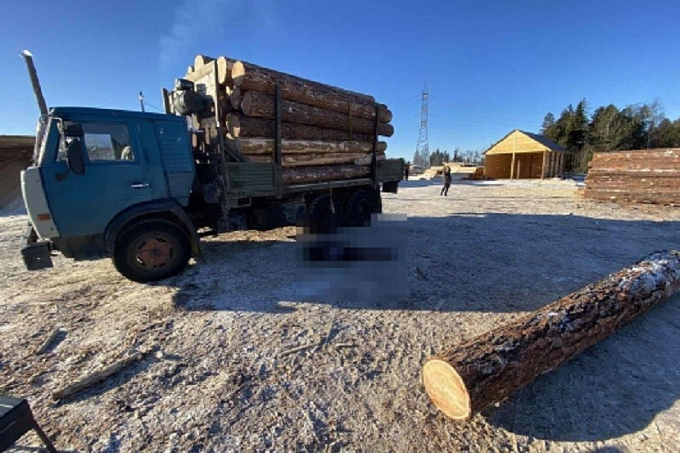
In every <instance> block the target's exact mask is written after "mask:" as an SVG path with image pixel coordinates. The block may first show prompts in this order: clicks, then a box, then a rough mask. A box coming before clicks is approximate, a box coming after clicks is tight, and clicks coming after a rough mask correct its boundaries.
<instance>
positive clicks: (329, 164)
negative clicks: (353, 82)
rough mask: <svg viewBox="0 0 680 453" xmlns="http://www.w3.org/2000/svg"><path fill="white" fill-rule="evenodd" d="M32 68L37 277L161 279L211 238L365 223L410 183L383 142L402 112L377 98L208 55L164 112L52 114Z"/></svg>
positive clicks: (167, 100)
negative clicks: (107, 268) (65, 261)
mask: <svg viewBox="0 0 680 453" xmlns="http://www.w3.org/2000/svg"><path fill="white" fill-rule="evenodd" d="M24 58H25V60H26V63H27V66H28V70H29V75H30V77H31V82H32V83H33V88H34V91H35V93H36V97H37V98H38V104H39V106H40V110H41V117H40V120H39V121H38V131H37V136H36V147H35V152H34V158H33V163H32V166H30V167H29V168H27V169H26V170H24V171H23V172H22V174H21V186H22V193H23V198H24V203H25V205H26V210H27V211H28V216H29V219H30V227H29V229H28V231H27V233H26V235H25V238H24V244H23V246H22V255H23V258H24V262H25V263H26V266H27V268H28V269H41V268H44V267H51V266H52V261H51V255H50V253H51V251H55V250H56V251H59V252H61V253H62V254H63V255H64V256H66V257H69V258H74V259H76V260H82V259H97V258H103V257H111V258H112V259H113V263H114V265H115V267H116V269H117V270H118V271H119V272H120V273H121V274H123V275H124V276H125V277H127V278H129V279H131V280H135V281H139V282H146V281H153V280H159V279H163V278H167V277H170V276H172V275H175V274H177V273H179V272H181V271H182V270H183V269H184V268H185V267H186V265H187V263H188V261H189V258H190V257H191V256H194V257H198V256H200V245H199V236H200V235H203V234H215V233H218V232H226V231H232V230H237V229H260V230H265V229H272V228H277V227H280V226H285V225H294V224H295V223H296V221H297V219H298V218H299V216H300V215H301V214H308V215H309V216H312V218H320V219H321V218H324V217H327V216H331V215H332V216H334V217H335V218H340V219H341V222H340V224H341V225H342V224H346V225H357V224H361V223H362V222H364V221H365V220H366V219H370V215H371V214H372V213H379V212H381V211H382V202H381V197H380V191H381V190H382V191H383V192H393V193H396V191H397V188H398V183H399V181H400V180H401V179H402V174H403V165H404V162H403V159H387V158H385V149H386V144H385V143H384V142H380V141H379V140H378V136H379V135H385V136H390V135H392V133H393V130H394V129H393V127H392V126H391V125H390V124H389V122H390V121H391V119H392V113H391V112H390V111H389V109H387V107H386V106H384V105H381V104H378V103H376V102H375V99H373V97H371V96H368V95H364V94H360V93H355V92H351V91H347V90H343V89H340V88H336V87H332V86H329V85H324V84H321V83H318V82H313V81H311V80H306V79H302V78H299V77H296V76H293V75H290V74H284V73H280V72H277V71H273V70H270V69H266V68H262V67H259V66H255V65H251V64H248V63H243V62H239V61H235V60H231V59H228V58H225V57H220V58H218V59H212V58H209V57H204V56H200V55H199V56H198V57H196V59H195V61H194V65H193V66H191V67H190V68H189V71H187V74H186V75H185V76H184V77H182V78H180V79H177V80H176V82H175V86H174V89H173V90H165V89H164V90H162V94H163V104H164V110H165V114H155V113H144V112H129V111H119V110H106V109H93V108H82V107H55V108H52V109H50V110H49V111H48V109H47V107H46V104H45V101H44V99H43V96H42V92H41V90H40V84H39V82H38V78H37V75H36V72H35V68H34V66H33V61H32V57H31V55H30V53H28V52H24Z"/></svg>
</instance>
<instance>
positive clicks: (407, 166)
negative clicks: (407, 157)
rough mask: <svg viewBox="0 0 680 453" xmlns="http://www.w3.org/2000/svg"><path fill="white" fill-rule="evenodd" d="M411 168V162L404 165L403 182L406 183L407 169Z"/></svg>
mask: <svg viewBox="0 0 680 453" xmlns="http://www.w3.org/2000/svg"><path fill="white" fill-rule="evenodd" d="M410 166H411V162H406V164H405V165H404V180H406V181H408V171H409V167H410Z"/></svg>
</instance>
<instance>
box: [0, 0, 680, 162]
mask: <svg viewBox="0 0 680 453" xmlns="http://www.w3.org/2000/svg"><path fill="white" fill-rule="evenodd" d="M678 17H680V2H677V1H670V0H666V1H663V0H660V1H655V2H649V1H626V0H621V1H610V0H582V1H578V0H574V1H561V2H553V1H544V0H542V1H538V0H536V1H534V0H517V1H509V0H508V1H506V0H497V1H489V0H487V1H485V0H479V1H470V0H466V1H444V0H439V1H425V0H421V1H418V2H416V1H391V2H387V1H377V0H376V1H365V0H364V1H358V0H343V1H335V2H327V1H320V0H317V1H312V0H308V1H302V0H286V1H283V0H281V1H276V0H204V1H202V0H175V1H172V0H163V1H161V0H148V1H144V0H139V1H132V0H118V1H113V2H107V1H82V0H81V1H77V0H72V1H70V2H68V3H66V4H63V3H62V2H57V1H53V0H45V1H36V0H23V1H17V0H5V1H4V2H3V14H2V16H0V65H1V67H2V68H3V77H4V83H3V85H4V90H3V96H2V98H3V99H2V102H0V134H32V133H33V130H34V124H35V119H36V117H37V115H38V110H37V107H36V104H35V100H34V98H33V94H32V91H31V88H30V84H29V81H28V77H27V75H26V69H25V67H24V65H23V62H22V60H21V59H20V58H19V56H18V54H19V52H20V51H21V50H22V49H29V50H31V51H32V52H33V54H34V56H35V62H36V66H37V69H38V73H39V76H40V79H41V82H42V85H43V91H44V93H45V97H46V99H47V104H48V106H57V105H82V106H91V107H107V108H121V109H132V110H137V109H138V108H139V102H138V100H137V93H138V92H139V91H140V90H141V91H143V92H144V94H145V95H146V100H147V101H148V102H149V103H150V104H153V105H155V106H157V107H160V105H161V101H160V95H159V92H160V88H161V87H170V86H171V85H172V82H173V79H174V78H175V77H178V76H181V75H183V74H184V72H185V70H186V67H187V66H188V65H189V64H191V63H192V61H193V57H194V55H195V54H197V53H203V54H206V55H211V56H218V55H226V56H229V57H233V58H237V59H243V60H246V61H250V62H253V63H256V64H258V65H261V66H267V67H271V68H274V69H277V70H280V71H284V72H290V73H293V74H296V75H300V76H303V77H307V78H311V79H314V80H319V81H322V82H325V83H329V84H332V85H337V86H340V87H343V88H347V89H351V90H353V91H359V92H364V93H368V94H371V95H373V96H375V97H376V99H377V100H378V101H379V102H383V103H386V104H387V105H388V106H389V107H390V108H391V110H392V111H393V112H394V120H393V124H394V126H395V134H394V136H393V137H392V138H390V139H389V140H388V143H389V148H388V155H391V156H393V157H406V158H408V159H410V158H411V157H412V156H413V152H414V150H415V146H416V142H417V139H418V129H419V120H420V93H421V90H422V87H423V83H424V82H425V81H426V80H427V82H428V85H429V90H430V96H431V100H430V149H431V150H434V149H436V148H440V149H442V150H449V151H452V150H453V149H454V148H455V147H459V148H461V149H462V150H465V149H473V150H474V149H478V150H480V151H483V150H484V149H486V148H487V147H488V146H489V145H490V144H492V143H493V142H495V141H496V140H498V139H500V138H501V137H502V136H503V135H505V134H506V133H508V132H509V131H511V130H512V129H515V128H518V129H524V130H528V131H534V132H537V131H538V129H539V128H540V125H541V122H542V120H543V116H544V115H545V114H546V113H547V112H548V111H552V112H553V113H554V114H555V115H556V116H557V115H559V113H560V111H561V109H562V108H564V107H566V105H567V104H569V103H573V104H576V103H577V102H578V101H579V100H580V99H581V98H586V99H587V101H588V103H589V105H590V107H591V110H592V109H594V108H595V107H597V106H599V105H602V104H609V103H614V104H616V105H617V106H619V107H623V106H625V105H628V104H633V103H638V102H650V101H652V100H654V99H659V100H660V101H661V102H662V104H663V105H664V107H665V112H666V115H667V116H668V117H670V118H671V119H676V118H678V117H680V89H678V82H679V81H680V78H679V77H678V76H679V75H680V60H679V59H678V58H677V55H678V48H680V46H679V44H680V34H678V31H677V18H678ZM150 110H152V111H153V109H152V108H150Z"/></svg>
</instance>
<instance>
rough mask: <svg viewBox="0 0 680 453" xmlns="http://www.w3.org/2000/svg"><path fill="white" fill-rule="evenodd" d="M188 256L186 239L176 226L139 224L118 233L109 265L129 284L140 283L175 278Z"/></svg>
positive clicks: (159, 222)
mask: <svg viewBox="0 0 680 453" xmlns="http://www.w3.org/2000/svg"><path fill="white" fill-rule="evenodd" d="M190 256H191V244H190V242H189V237H188V236H187V234H186V233H185V232H184V230H183V229H182V228H181V227H180V226H178V225H177V224H175V223H173V222H170V221H168V220H161V219H153V220H142V221H141V222H138V223H135V224H134V225H132V226H130V227H129V228H126V229H124V230H123V231H122V232H121V233H120V235H119V237H118V239H117V241H116V246H115V249H114V252H113V265H114V266H115V267H116V269H117V270H118V272H120V273H121V274H123V275H124V276H125V277H127V278H129V279H130V280H133V281H135V282H140V283H144V282H151V281H156V280H162V279H164V278H168V277H172V276H173V275H177V274H179V273H180V272H181V271H182V270H184V268H185V267H186V266H187V263H188V262H189V258H190Z"/></svg>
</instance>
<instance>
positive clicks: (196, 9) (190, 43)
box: [159, 0, 232, 68]
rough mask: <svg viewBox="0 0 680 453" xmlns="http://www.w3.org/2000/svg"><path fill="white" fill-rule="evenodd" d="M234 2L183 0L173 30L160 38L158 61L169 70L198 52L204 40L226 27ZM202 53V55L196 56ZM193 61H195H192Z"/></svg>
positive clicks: (175, 16)
mask: <svg viewBox="0 0 680 453" xmlns="http://www.w3.org/2000/svg"><path fill="white" fill-rule="evenodd" d="M231 3H232V0H184V2H182V4H181V5H180V6H179V7H178V8H177V9H176V10H175V14H174V19H173V21H172V26H171V27H170V31H169V33H167V34H164V35H163V36H161V37H160V41H159V44H160V53H159V59H160V63H161V67H162V68H167V67H169V66H171V65H172V64H173V63H175V62H176V61H179V60H182V59H184V60H186V58H183V57H185V55H186V54H187V53H188V52H189V51H191V50H192V49H194V48H197V45H198V44H199V41H200V40H201V38H203V37H205V36H210V34H213V35H214V34H215V31H216V30H218V29H219V27H220V26H221V25H224V24H226V19H227V7H228V6H230V4H231ZM196 53H199V52H196ZM190 61H193V60H190Z"/></svg>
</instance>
